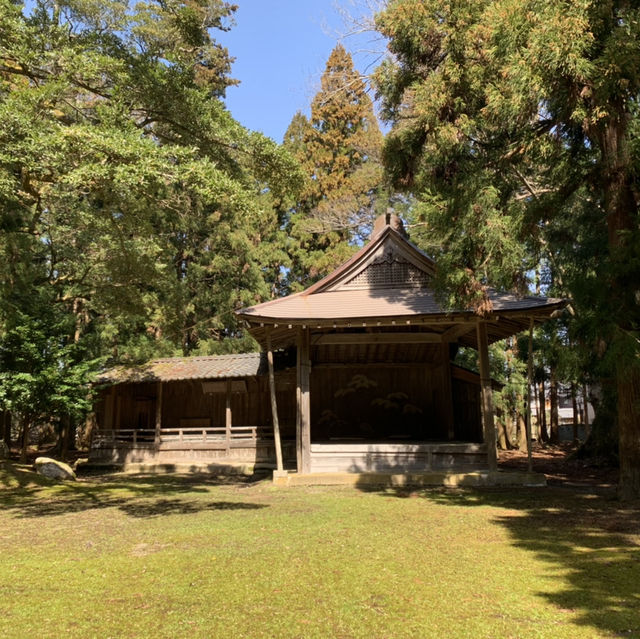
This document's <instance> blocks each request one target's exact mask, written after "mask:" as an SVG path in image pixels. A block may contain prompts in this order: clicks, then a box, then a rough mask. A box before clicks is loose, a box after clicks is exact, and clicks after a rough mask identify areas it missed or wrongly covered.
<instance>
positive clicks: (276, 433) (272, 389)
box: [266, 328, 284, 472]
mask: <svg viewBox="0 0 640 639" xmlns="http://www.w3.org/2000/svg"><path fill="white" fill-rule="evenodd" d="M266 338H267V363H268V364H269V396H270V397H271V417H272V420H273V441H274V444H275V447H276V469H277V470H278V472H282V471H283V470H284V466H283V464H282V444H281V443H280V422H279V421H278V403H277V402H276V378H275V373H274V370H273V350H272V349H271V328H267V329H266Z"/></svg>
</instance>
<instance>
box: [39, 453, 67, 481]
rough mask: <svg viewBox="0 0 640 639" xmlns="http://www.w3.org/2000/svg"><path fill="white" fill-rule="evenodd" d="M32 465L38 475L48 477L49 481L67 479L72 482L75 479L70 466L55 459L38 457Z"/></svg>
mask: <svg viewBox="0 0 640 639" xmlns="http://www.w3.org/2000/svg"><path fill="white" fill-rule="evenodd" d="M34 465H35V469H36V472H37V473H38V474H40V475H42V476H44V477H48V478H49V479H62V480H67V479H68V480H72V481H75V479H76V474H75V473H74V472H73V470H72V469H71V466H69V465H68V464H65V463H64V462H61V461H58V460H57V459H51V458H50V457H38V458H37V459H36V463H35V464H34Z"/></svg>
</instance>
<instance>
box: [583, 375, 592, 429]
mask: <svg viewBox="0 0 640 639" xmlns="http://www.w3.org/2000/svg"><path fill="white" fill-rule="evenodd" d="M582 407H583V409H584V411H583V417H582V423H583V424H584V439H585V441H586V440H587V439H589V435H590V434H591V424H590V422H589V395H588V394H587V385H586V384H583V385H582Z"/></svg>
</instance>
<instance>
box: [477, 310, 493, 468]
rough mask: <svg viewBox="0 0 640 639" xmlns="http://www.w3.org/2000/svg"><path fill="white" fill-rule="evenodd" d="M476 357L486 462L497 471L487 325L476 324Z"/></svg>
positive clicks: (482, 323)
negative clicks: (477, 358) (478, 361)
mask: <svg viewBox="0 0 640 639" xmlns="http://www.w3.org/2000/svg"><path fill="white" fill-rule="evenodd" d="M477 339H478V356H479V360H480V387H481V393H482V427H483V431H484V441H485V443H486V445H487V462H488V464H489V470H490V471H495V470H497V469H498V457H497V453H496V427H495V423H494V420H493V394H492V389H491V373H490V370H489V340H488V339H487V325H486V324H485V322H478V327H477Z"/></svg>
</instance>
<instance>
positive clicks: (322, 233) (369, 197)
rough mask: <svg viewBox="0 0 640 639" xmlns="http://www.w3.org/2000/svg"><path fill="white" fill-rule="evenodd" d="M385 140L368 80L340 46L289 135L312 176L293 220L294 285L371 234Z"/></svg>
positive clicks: (317, 274) (338, 260)
mask: <svg viewBox="0 0 640 639" xmlns="http://www.w3.org/2000/svg"><path fill="white" fill-rule="evenodd" d="M382 142H383V138H382V134H381V133H380V129H379V127H378V122H377V120H376V117H375V115H374V113H373V104H372V102H371V99H370V98H369V96H368V95H367V93H366V86H365V84H364V82H363V80H362V78H361V76H360V74H359V73H358V72H357V71H356V70H355V69H354V68H353V61H352V59H351V55H350V54H349V53H348V52H347V51H346V50H345V48H344V47H343V46H342V45H341V44H338V45H337V46H336V47H335V49H334V50H333V51H332V52H331V55H330V56H329V59H328V61H327V66H326V69H325V72H324V74H323V76H322V81H321V89H320V91H319V92H318V93H317V94H316V96H315V97H314V99H313V102H312V103H311V120H310V121H308V120H307V118H306V117H305V116H304V115H303V114H302V113H297V114H296V115H295V116H294V118H293V120H292V121H291V124H290V125H289V129H288V130H287V133H286V134H285V139H284V146H285V148H287V149H289V150H290V151H291V153H292V154H293V155H295V157H296V158H297V159H298V160H299V162H300V164H301V166H302V168H303V171H304V173H305V174H306V176H307V181H306V184H305V187H304V189H303V191H302V194H301V197H300V200H299V201H298V204H297V206H296V207H295V208H294V211H293V214H292V215H291V217H290V220H289V229H290V235H291V253H292V267H291V271H290V273H289V276H290V284H291V287H292V288H294V289H295V288H297V287H300V286H306V285H307V284H308V283H309V282H310V281H313V280H316V279H319V278H320V277H322V276H323V275H325V274H327V273H328V272H330V271H331V270H333V269H334V268H335V267H336V266H338V265H339V264H340V263H342V262H343V261H344V260H345V259H347V258H348V257H349V255H350V254H351V253H352V252H353V250H354V249H353V247H354V246H355V245H357V244H358V243H360V242H361V241H362V240H363V239H364V238H366V236H367V235H368V233H369V231H370V228H371V224H372V221H373V219H374V218H375V215H376V205H377V204H379V200H378V194H379V191H380V189H381V185H382V177H383V170H382V163H381V150H382Z"/></svg>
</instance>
